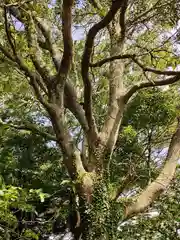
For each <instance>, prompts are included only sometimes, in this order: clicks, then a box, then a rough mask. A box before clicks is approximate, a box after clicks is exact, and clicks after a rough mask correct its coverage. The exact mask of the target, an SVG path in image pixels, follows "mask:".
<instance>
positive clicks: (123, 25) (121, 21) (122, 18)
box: [119, 1, 128, 41]
mask: <svg viewBox="0 0 180 240" xmlns="http://www.w3.org/2000/svg"><path fill="white" fill-rule="evenodd" d="M127 7H128V1H124V4H123V5H122V8H121V13H120V18H119V24H120V27H121V41H124V39H125V35H126V23H125V21H126V20H125V15H126V10H127Z"/></svg>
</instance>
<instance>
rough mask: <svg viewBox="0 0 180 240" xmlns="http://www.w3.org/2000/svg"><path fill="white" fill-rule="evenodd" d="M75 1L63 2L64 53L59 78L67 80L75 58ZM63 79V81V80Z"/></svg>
mask: <svg viewBox="0 0 180 240" xmlns="http://www.w3.org/2000/svg"><path fill="white" fill-rule="evenodd" d="M73 2H74V1H73V0H64V1H63V14H62V32H63V44H64V52H63V57H62V61H61V66H60V68H59V76H61V77H62V79H64V80H66V77H67V74H68V72H69V70H70V66H71V62H72V56H73V40H72V29H71V28H72V6H73ZM62 79H61V80H62Z"/></svg>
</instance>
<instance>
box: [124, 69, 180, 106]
mask: <svg viewBox="0 0 180 240" xmlns="http://www.w3.org/2000/svg"><path fill="white" fill-rule="evenodd" d="M179 80H180V73H179V74H177V75H176V76H173V77H171V78H167V79H164V80H158V81H153V82H142V83H139V84H136V85H134V86H133V87H132V88H131V89H130V90H129V91H128V92H127V93H126V94H125V95H124V102H125V103H126V102H127V101H128V100H129V99H130V97H131V96H132V95H133V94H134V93H135V92H137V91H138V90H139V89H142V88H147V87H154V86H164V85H168V84H173V83H175V82H177V81H179Z"/></svg>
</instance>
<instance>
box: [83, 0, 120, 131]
mask: <svg viewBox="0 0 180 240" xmlns="http://www.w3.org/2000/svg"><path fill="white" fill-rule="evenodd" d="M124 1H125V0H115V1H112V6H111V8H110V10H109V12H108V13H107V15H106V16H105V17H104V18H103V19H102V20H101V21H100V22H98V23H97V24H95V25H94V26H93V27H92V28H91V29H90V30H89V32H88V35H87V39H86V44H85V49H84V53H83V57H82V62H81V74H82V78H83V83H84V107H85V115H86V118H87V121H88V125H89V128H90V129H91V130H92V129H95V128H96V126H95V122H94V118H93V113H92V86H91V82H90V79H89V67H90V58H91V54H92V50H93V45H94V39H95V37H96V35H97V33H98V32H99V31H100V30H101V29H103V28H104V27H106V26H107V25H108V24H109V23H110V22H111V21H112V19H113V18H114V16H115V14H116V13H117V11H118V10H119V9H120V8H121V7H122V5H123V3H124Z"/></svg>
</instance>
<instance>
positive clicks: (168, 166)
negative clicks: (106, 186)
mask: <svg viewBox="0 0 180 240" xmlns="http://www.w3.org/2000/svg"><path fill="white" fill-rule="evenodd" d="M179 157H180V120H179V119H178V126H177V130H176V132H175V133H174V135H173V137H172V139H171V143H170V145H169V150H168V154H167V157H166V163H165V165H164V167H163V169H162V170H161V172H160V174H159V176H158V177H157V178H156V179H155V180H154V181H153V182H152V183H150V184H149V185H148V186H147V188H146V189H145V190H144V191H143V192H142V193H141V194H140V195H139V196H138V197H137V200H136V202H135V203H133V204H132V205H130V206H128V207H127V208H126V213H125V218H129V217H131V216H133V215H134V214H137V213H140V212H142V211H144V210H145V209H146V208H147V207H149V206H150V204H151V203H152V202H153V201H154V200H155V199H156V198H157V197H158V196H159V195H160V193H161V192H163V191H164V190H165V189H166V188H167V187H168V186H169V184H170V182H171V180H172V179H173V177H174V174H175V170H176V166H177V161H178V160H179Z"/></svg>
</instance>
